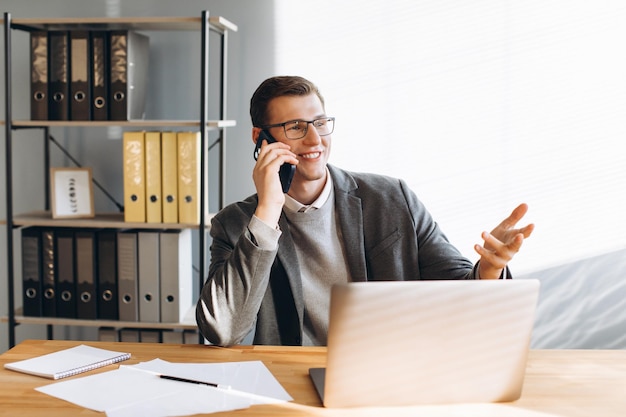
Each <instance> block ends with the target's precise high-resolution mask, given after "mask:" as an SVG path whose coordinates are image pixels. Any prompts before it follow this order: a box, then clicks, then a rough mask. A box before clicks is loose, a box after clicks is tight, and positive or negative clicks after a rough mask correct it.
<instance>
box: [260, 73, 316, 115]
mask: <svg viewBox="0 0 626 417" xmlns="http://www.w3.org/2000/svg"><path fill="white" fill-rule="evenodd" d="M309 94H316V95H317V97H319V99H320V101H321V103H322V107H324V97H322V94H321V93H320V91H319V90H318V88H317V86H316V85H315V84H313V83H312V82H311V81H309V80H307V79H305V78H302V77H298V76H286V75H283V76H277V77H271V78H268V79H267V80H265V81H263V82H262V83H261V85H259V87H258V88H257V89H256V91H255V92H254V94H253V95H252V98H251V99H250V117H251V118H252V126H255V127H261V126H264V125H266V124H267V117H268V115H267V106H268V105H269V103H270V101H272V100H273V99H275V98H276V97H282V96H306V95H309Z"/></svg>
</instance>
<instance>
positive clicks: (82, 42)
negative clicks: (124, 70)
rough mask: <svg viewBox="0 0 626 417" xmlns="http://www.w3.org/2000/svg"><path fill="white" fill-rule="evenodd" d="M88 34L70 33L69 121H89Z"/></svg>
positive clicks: (82, 32) (80, 32)
mask: <svg viewBox="0 0 626 417" xmlns="http://www.w3.org/2000/svg"><path fill="white" fill-rule="evenodd" d="M89 46H90V42H89V32H87V31H82V30H81V31H71V32H70V119H71V120H91V89H90V83H89V75H90V71H89V55H90V52H89Z"/></svg>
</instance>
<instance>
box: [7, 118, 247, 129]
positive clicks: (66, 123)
mask: <svg viewBox="0 0 626 417" xmlns="http://www.w3.org/2000/svg"><path fill="white" fill-rule="evenodd" d="M11 125H12V126H13V127H18V128H19V127H21V128H36V127H81V126H84V127H113V126H120V127H135V128H138V127H164V126H166V127H168V126H169V127H196V128H200V121H199V120H143V119H142V120H105V121H91V120H14V121H13V122H12V123H11ZM236 125H237V122H236V121H235V120H209V121H207V128H208V129H210V130H217V129H221V128H224V127H233V126H236Z"/></svg>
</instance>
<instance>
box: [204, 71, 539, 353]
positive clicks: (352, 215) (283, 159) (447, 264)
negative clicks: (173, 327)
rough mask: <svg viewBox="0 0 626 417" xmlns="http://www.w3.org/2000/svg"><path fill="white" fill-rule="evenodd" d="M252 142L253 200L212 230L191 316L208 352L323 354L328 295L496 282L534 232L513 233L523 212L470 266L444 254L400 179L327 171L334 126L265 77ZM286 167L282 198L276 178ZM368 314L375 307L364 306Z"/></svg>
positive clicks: (315, 104)
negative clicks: (374, 285)
mask: <svg viewBox="0 0 626 417" xmlns="http://www.w3.org/2000/svg"><path fill="white" fill-rule="evenodd" d="M250 115H251V117H252V125H253V128H252V140H253V142H254V143H255V144H256V143H257V141H259V140H260V139H259V136H260V135H261V133H262V131H263V132H264V133H268V134H269V135H271V137H273V138H275V140H276V142H274V143H267V141H266V140H263V141H262V146H261V147H260V151H259V152H258V159H257V162H256V165H255V167H254V170H253V173H252V177H253V180H254V184H255V187H256V191H257V193H256V194H255V195H253V196H251V197H249V198H247V199H246V200H245V201H241V202H238V203H235V204H232V205H229V206H228V207H226V208H224V209H223V210H221V211H220V212H219V213H218V214H217V215H216V216H215V217H214V218H213V220H212V223H211V236H212V238H213V242H212V244H211V264H210V267H209V276H208V279H207V281H206V282H205V284H204V286H203V288H202V290H201V294H200V299H199V300H198V304H197V309H196V319H197V322H198V326H199V328H200V331H201V332H202V334H203V335H204V337H205V338H206V339H207V340H209V341H210V342H211V343H214V344H217V345H232V344H237V343H240V342H241V341H242V340H243V339H244V337H245V336H246V335H247V334H248V333H249V332H250V331H251V330H253V329H254V330H255V336H254V343H255V344H273V345H302V344H304V345H325V344H326V336H327V330H328V309H329V305H330V288H331V287H332V285H333V284H335V283H342V282H350V281H376V280H433V279H477V278H479V279H498V278H503V277H506V275H507V267H506V265H507V263H508V262H509V261H510V260H511V259H512V258H513V256H514V254H515V253H516V252H517V251H518V250H519V249H520V247H521V245H522V242H523V240H524V239H525V238H527V237H529V236H530V234H531V233H532V230H533V225H532V224H531V225H528V226H525V227H523V228H521V229H514V226H515V224H516V223H517V222H518V221H519V220H520V219H521V218H522V217H523V216H524V214H525V213H526V211H527V206H526V205H525V204H522V205H520V206H519V207H517V208H516V209H515V210H514V211H513V212H512V214H511V215H510V216H509V217H508V218H507V219H505V220H504V221H503V222H502V223H501V224H500V225H499V226H497V227H496V228H495V229H494V230H493V231H492V232H491V233H487V232H483V234H482V238H483V239H484V245H483V246H480V245H476V246H475V249H476V251H477V252H478V254H479V255H480V260H479V261H478V262H477V264H476V265H472V263H471V262H470V261H469V260H467V259H466V258H464V257H463V256H462V255H461V254H460V253H459V251H458V250H457V249H455V248H454V246H452V245H451V244H450V243H449V242H448V240H447V239H446V237H445V236H444V234H443V233H442V232H441V230H440V229H439V227H438V226H437V224H436V223H435V222H434V221H433V219H432V217H431V216H430V214H429V213H428V211H427V210H426V209H425V208H424V206H423V205H422V203H421V202H420V201H419V200H418V199H417V197H416V196H415V194H414V193H413V192H412V191H411V190H409V189H408V187H407V185H406V183H405V182H404V181H402V180H398V179H394V178H389V177H385V176H380V175H373V174H362V173H351V172H347V171H344V170H341V169H339V168H337V167H334V166H332V165H328V164H327V161H328V158H329V155H330V149H331V142H332V141H331V134H332V132H333V128H334V118H332V117H329V116H328V115H326V112H325V107H324V99H323V97H322V95H321V94H320V92H319V91H318V89H317V87H316V86H315V85H314V84H313V83H311V82H310V81H308V80H306V79H304V78H301V77H291V76H289V77H287V76H285V77H273V78H270V79H268V80H265V81H264V82H263V83H262V84H261V85H260V86H259V87H258V88H257V90H256V91H255V93H254V94H253V96H252V99H251V103H250ZM283 164H292V165H295V174H294V175H293V180H292V183H291V187H290V188H289V191H288V192H287V193H286V194H285V193H283V189H282V187H281V180H280V178H279V175H278V172H279V169H280V167H281V166H282V165H283ZM372 308H373V309H375V308H376V307H375V306H372Z"/></svg>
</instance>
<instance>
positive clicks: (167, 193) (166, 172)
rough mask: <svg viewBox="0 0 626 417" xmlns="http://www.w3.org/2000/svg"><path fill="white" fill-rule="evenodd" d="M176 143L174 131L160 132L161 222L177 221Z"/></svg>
mask: <svg viewBox="0 0 626 417" xmlns="http://www.w3.org/2000/svg"><path fill="white" fill-rule="evenodd" d="M177 148H178V145H177V144H176V132H161V183H162V186H163V192H162V195H161V204H162V207H163V223H178V151H177Z"/></svg>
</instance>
